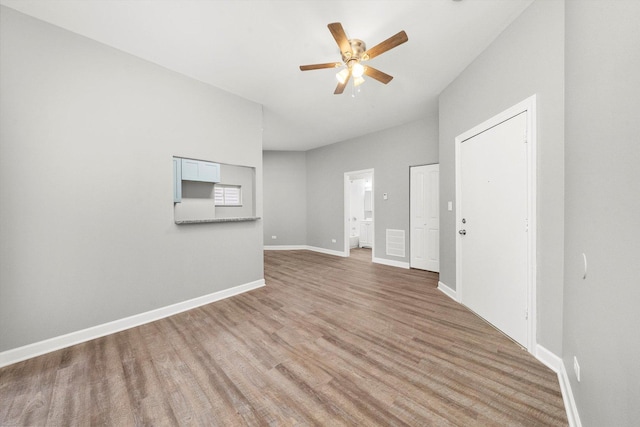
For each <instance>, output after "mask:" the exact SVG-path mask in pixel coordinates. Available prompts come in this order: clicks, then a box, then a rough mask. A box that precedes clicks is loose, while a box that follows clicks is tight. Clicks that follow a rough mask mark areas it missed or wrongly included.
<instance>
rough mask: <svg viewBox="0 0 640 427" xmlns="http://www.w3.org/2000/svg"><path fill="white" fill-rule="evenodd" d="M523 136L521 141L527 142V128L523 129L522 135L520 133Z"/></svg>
mask: <svg viewBox="0 0 640 427" xmlns="http://www.w3.org/2000/svg"><path fill="white" fill-rule="evenodd" d="M522 136H523V137H524V140H523V142H524V143H525V144H526V143H527V142H529V139H528V138H527V128H525V129H524V135H522Z"/></svg>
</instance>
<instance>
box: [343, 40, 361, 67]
mask: <svg viewBox="0 0 640 427" xmlns="http://www.w3.org/2000/svg"><path fill="white" fill-rule="evenodd" d="M349 44H350V45H351V55H349V52H340V53H341V54H342V61H343V62H344V63H345V64H347V65H348V64H349V62H351V61H357V62H359V61H366V60H367V58H366V57H365V56H366V55H365V54H364V53H365V52H366V51H367V45H365V44H364V42H363V41H362V40H360V39H349Z"/></svg>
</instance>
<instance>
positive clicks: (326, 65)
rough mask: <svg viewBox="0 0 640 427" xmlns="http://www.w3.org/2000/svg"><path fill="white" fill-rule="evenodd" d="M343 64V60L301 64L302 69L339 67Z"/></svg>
mask: <svg viewBox="0 0 640 427" xmlns="http://www.w3.org/2000/svg"><path fill="white" fill-rule="evenodd" d="M341 66H342V62H328V63H326V64H311V65H301V66H300V71H309V70H321V69H323V68H338V67H341Z"/></svg>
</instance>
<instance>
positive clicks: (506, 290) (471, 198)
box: [458, 113, 528, 347]
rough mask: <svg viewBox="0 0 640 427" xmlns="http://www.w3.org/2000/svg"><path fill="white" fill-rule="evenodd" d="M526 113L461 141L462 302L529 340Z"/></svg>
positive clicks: (518, 338)
mask: <svg viewBox="0 0 640 427" xmlns="http://www.w3.org/2000/svg"><path fill="white" fill-rule="evenodd" d="M526 128H527V116H526V113H521V114H519V115H517V116H515V117H512V118H510V119H508V120H506V121H504V122H502V123H500V124H499V125H497V126H494V127H492V128H490V129H488V130H486V131H484V132H482V133H480V134H478V135H476V136H474V137H472V138H469V139H467V140H466V141H464V142H462V143H461V146H460V163H459V165H460V166H459V167H460V180H461V184H460V199H459V203H460V206H459V207H458V208H459V209H460V214H461V218H462V221H461V223H460V224H458V229H459V230H464V231H465V232H466V234H464V235H462V234H461V235H459V236H458V239H459V244H460V247H461V252H460V255H461V259H460V260H459V262H460V263H461V270H460V272H461V277H460V281H461V284H462V295H461V296H462V303H463V304H465V305H466V306H468V307H469V308H470V309H472V310H473V311H475V312H476V313H478V314H479V315H480V316H482V317H484V318H485V319H486V320H488V321H489V322H490V323H492V324H493V325H495V326H496V327H497V328H498V329H500V330H502V331H503V332H505V333H506V334H507V335H509V336H510V337H511V338H513V339H514V340H515V341H517V342H518V343H520V344H522V345H523V346H525V347H526V346H527V317H526V315H527V314H526V309H527V277H528V270H527V259H528V249H527V248H528V237H527V220H528V219H527V212H528V204H527V201H528V191H527V176H528V171H527V167H528V160H527V146H526V143H525V138H524V136H525V134H526Z"/></svg>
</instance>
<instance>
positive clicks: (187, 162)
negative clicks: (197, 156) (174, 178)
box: [182, 159, 220, 182]
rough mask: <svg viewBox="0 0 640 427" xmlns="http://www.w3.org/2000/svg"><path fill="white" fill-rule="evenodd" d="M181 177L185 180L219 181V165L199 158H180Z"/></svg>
mask: <svg viewBox="0 0 640 427" xmlns="http://www.w3.org/2000/svg"><path fill="white" fill-rule="evenodd" d="M182 179H183V180H185V181H202V182H220V165H219V164H218V163H211V162H203V161H201V160H192V159H182Z"/></svg>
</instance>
